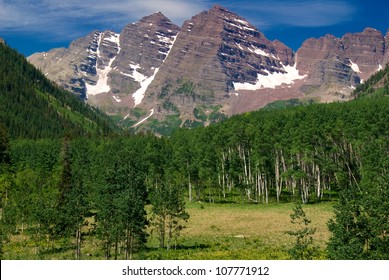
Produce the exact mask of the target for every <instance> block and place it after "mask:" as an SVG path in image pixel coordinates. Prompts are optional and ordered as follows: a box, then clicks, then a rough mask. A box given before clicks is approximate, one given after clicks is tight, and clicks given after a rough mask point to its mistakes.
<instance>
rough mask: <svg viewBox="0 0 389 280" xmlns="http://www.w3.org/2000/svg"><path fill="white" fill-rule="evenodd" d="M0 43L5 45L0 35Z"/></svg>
mask: <svg viewBox="0 0 389 280" xmlns="http://www.w3.org/2000/svg"><path fill="white" fill-rule="evenodd" d="M0 44H4V45H6V43H5V40H4V39H3V38H1V37H0Z"/></svg>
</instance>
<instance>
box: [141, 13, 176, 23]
mask: <svg viewBox="0 0 389 280" xmlns="http://www.w3.org/2000/svg"><path fill="white" fill-rule="evenodd" d="M139 22H143V23H145V22H146V23H158V22H168V23H171V20H170V19H169V18H167V17H166V16H165V15H164V14H162V13H161V12H155V13H153V14H151V15H149V16H145V17H143V18H141V19H140V21H139Z"/></svg>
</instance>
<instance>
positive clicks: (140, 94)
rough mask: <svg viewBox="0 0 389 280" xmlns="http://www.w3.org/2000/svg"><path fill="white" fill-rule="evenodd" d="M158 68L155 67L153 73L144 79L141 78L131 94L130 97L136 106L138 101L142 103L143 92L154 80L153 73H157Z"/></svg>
mask: <svg viewBox="0 0 389 280" xmlns="http://www.w3.org/2000/svg"><path fill="white" fill-rule="evenodd" d="M158 70H159V68H156V69H155V70H154V74H153V75H152V76H150V77H148V78H146V79H145V80H143V81H142V82H141V83H140V88H139V89H138V90H137V91H136V92H134V93H133V94H132V97H133V98H134V102H135V106H134V107H136V106H138V105H139V104H140V103H142V100H143V98H144V97H145V93H146V90H147V88H148V87H149V85H150V84H151V82H152V81H153V80H154V78H155V75H157V73H158Z"/></svg>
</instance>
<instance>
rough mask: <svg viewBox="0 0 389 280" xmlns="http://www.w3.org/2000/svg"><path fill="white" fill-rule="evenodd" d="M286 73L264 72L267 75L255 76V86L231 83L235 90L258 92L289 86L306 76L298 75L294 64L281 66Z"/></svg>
mask: <svg viewBox="0 0 389 280" xmlns="http://www.w3.org/2000/svg"><path fill="white" fill-rule="evenodd" d="M282 66H283V68H284V70H285V72H286V73H277V72H274V73H270V72H269V71H268V70H265V72H266V73H267V74H268V75H260V74H258V75H257V82H256V83H255V84H251V83H233V84H234V88H235V90H258V89H262V88H273V89H274V88H276V87H277V86H281V85H282V84H287V85H291V84H293V83H294V81H296V80H302V79H304V78H305V77H306V76H307V75H303V76H301V75H299V72H298V70H297V68H296V64H295V65H294V66H290V65H287V66H284V65H282Z"/></svg>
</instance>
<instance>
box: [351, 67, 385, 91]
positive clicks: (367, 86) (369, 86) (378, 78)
mask: <svg viewBox="0 0 389 280" xmlns="http://www.w3.org/2000/svg"><path fill="white" fill-rule="evenodd" d="M353 95H354V96H355V97H357V98H360V97H370V96H385V95H386V96H387V95H389V64H387V65H386V66H385V68H384V69H382V70H380V71H378V72H377V73H375V74H374V75H372V76H371V77H370V78H369V79H368V80H367V81H366V82H364V83H363V84H360V85H359V86H358V87H357V88H356V89H355V91H354V93H353Z"/></svg>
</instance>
